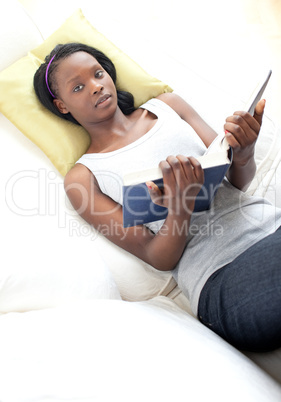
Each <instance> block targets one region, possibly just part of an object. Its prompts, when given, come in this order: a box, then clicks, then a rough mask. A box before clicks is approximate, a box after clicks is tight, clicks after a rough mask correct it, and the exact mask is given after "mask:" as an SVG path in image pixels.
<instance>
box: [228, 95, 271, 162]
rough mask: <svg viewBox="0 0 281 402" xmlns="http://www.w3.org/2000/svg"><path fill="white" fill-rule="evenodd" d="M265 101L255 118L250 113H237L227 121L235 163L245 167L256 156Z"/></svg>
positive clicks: (262, 102)
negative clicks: (256, 145)
mask: <svg viewBox="0 0 281 402" xmlns="http://www.w3.org/2000/svg"><path fill="white" fill-rule="evenodd" d="M264 107H265V100H261V101H259V102H258V104H257V106H256V108H255V113H254V116H251V115H250V113H248V112H235V113H234V114H233V115H232V116H230V117H228V118H227V119H226V123H225V125H224V129H225V136H226V138H227V141H228V143H229V145H230V146H231V147H232V149H233V162H235V163H236V164H239V165H245V164H246V163H247V162H248V161H249V159H251V158H252V157H253V156H254V151H255V144H256V141H257V138H258V135H259V132H260V127H261V123H262V117H263V112H264Z"/></svg>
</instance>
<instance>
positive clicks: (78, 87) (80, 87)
mask: <svg viewBox="0 0 281 402" xmlns="http://www.w3.org/2000/svg"><path fill="white" fill-rule="evenodd" d="M83 87H84V85H76V87H74V88H73V92H78V91H81V89H83Z"/></svg>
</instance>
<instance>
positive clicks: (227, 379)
mask: <svg viewBox="0 0 281 402" xmlns="http://www.w3.org/2000/svg"><path fill="white" fill-rule="evenodd" d="M0 356H1V359H0V378H1V387H0V400H2V401H18V402H24V401H46V402H47V400H48V402H58V401H74V400H75V401H81V402H82V401H85V402H93V401H98V402H120V401H122V402H132V401H133V402H158V401H161V402H170V401H175V402H180V401H216V402H225V401H228V402H237V401H247V402H248V401H255V402H264V401H270V402H279V401H280V400H281V388H280V386H278V384H277V383H276V382H274V381H273V380H272V379H271V378H270V377H269V376H267V375H266V374H265V373H264V372H263V371H262V370H261V369H259V368H258V367H257V366H256V365H254V364H253V363H252V362H251V361H250V360H249V359H247V358H246V357H245V356H243V355H242V354H241V353H240V352H238V350H236V349H234V348H233V347H231V346H230V345H229V344H227V343H226V342H225V341H223V339H221V338H219V337H218V336H217V335H216V334H215V333H213V332H212V331H210V330H209V329H208V328H206V327H205V326H203V325H202V324H201V323H200V322H198V321H197V320H196V319H194V318H193V317H190V316H188V314H185V313H183V312H181V311H180V310H179V309H177V308H176V307H175V306H174V305H173V304H172V303H167V302H166V300H165V299H164V300H163V298H160V299H159V300H158V301H153V302H152V301H151V302H142V303H127V302H124V301H117V300H94V301H87V302H82V303H75V304H74V305H69V306H64V307H59V308H54V309H46V310H41V311H32V312H28V313H24V314H16V313H15V314H6V315H3V316H0Z"/></svg>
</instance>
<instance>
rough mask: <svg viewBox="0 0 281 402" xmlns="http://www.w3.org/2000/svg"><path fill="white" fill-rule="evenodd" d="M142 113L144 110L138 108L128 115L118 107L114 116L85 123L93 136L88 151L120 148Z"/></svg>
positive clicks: (97, 151)
mask: <svg viewBox="0 0 281 402" xmlns="http://www.w3.org/2000/svg"><path fill="white" fill-rule="evenodd" d="M141 114H142V110H140V109H138V110H136V111H135V112H133V113H131V114H130V115H128V116H126V115H124V114H123V113H122V112H121V110H120V109H119V108H118V109H117V111H116V113H115V115H114V116H113V117H112V118H110V119H108V120H106V121H103V122H101V123H95V124H89V125H84V128H85V129H86V130H87V131H88V133H89V135H90V138H91V144H90V147H89V149H88V150H87V153H100V152H108V151H109V150H110V151H112V150H114V149H118V148H120V144H122V143H123V142H124V138H125V137H127V134H128V133H129V132H131V131H132V127H133V126H134V124H135V123H136V121H137V120H138V118H139V117H140V115H141Z"/></svg>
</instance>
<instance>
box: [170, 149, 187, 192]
mask: <svg viewBox="0 0 281 402" xmlns="http://www.w3.org/2000/svg"><path fill="white" fill-rule="evenodd" d="M166 161H167V163H168V164H169V165H170V167H171V170H172V172H173V175H174V178H175V183H176V184H177V186H181V185H182V184H183V180H184V179H185V172H184V168H183V165H182V163H181V161H180V159H179V158H178V157H176V156H168V157H167V159H166Z"/></svg>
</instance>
